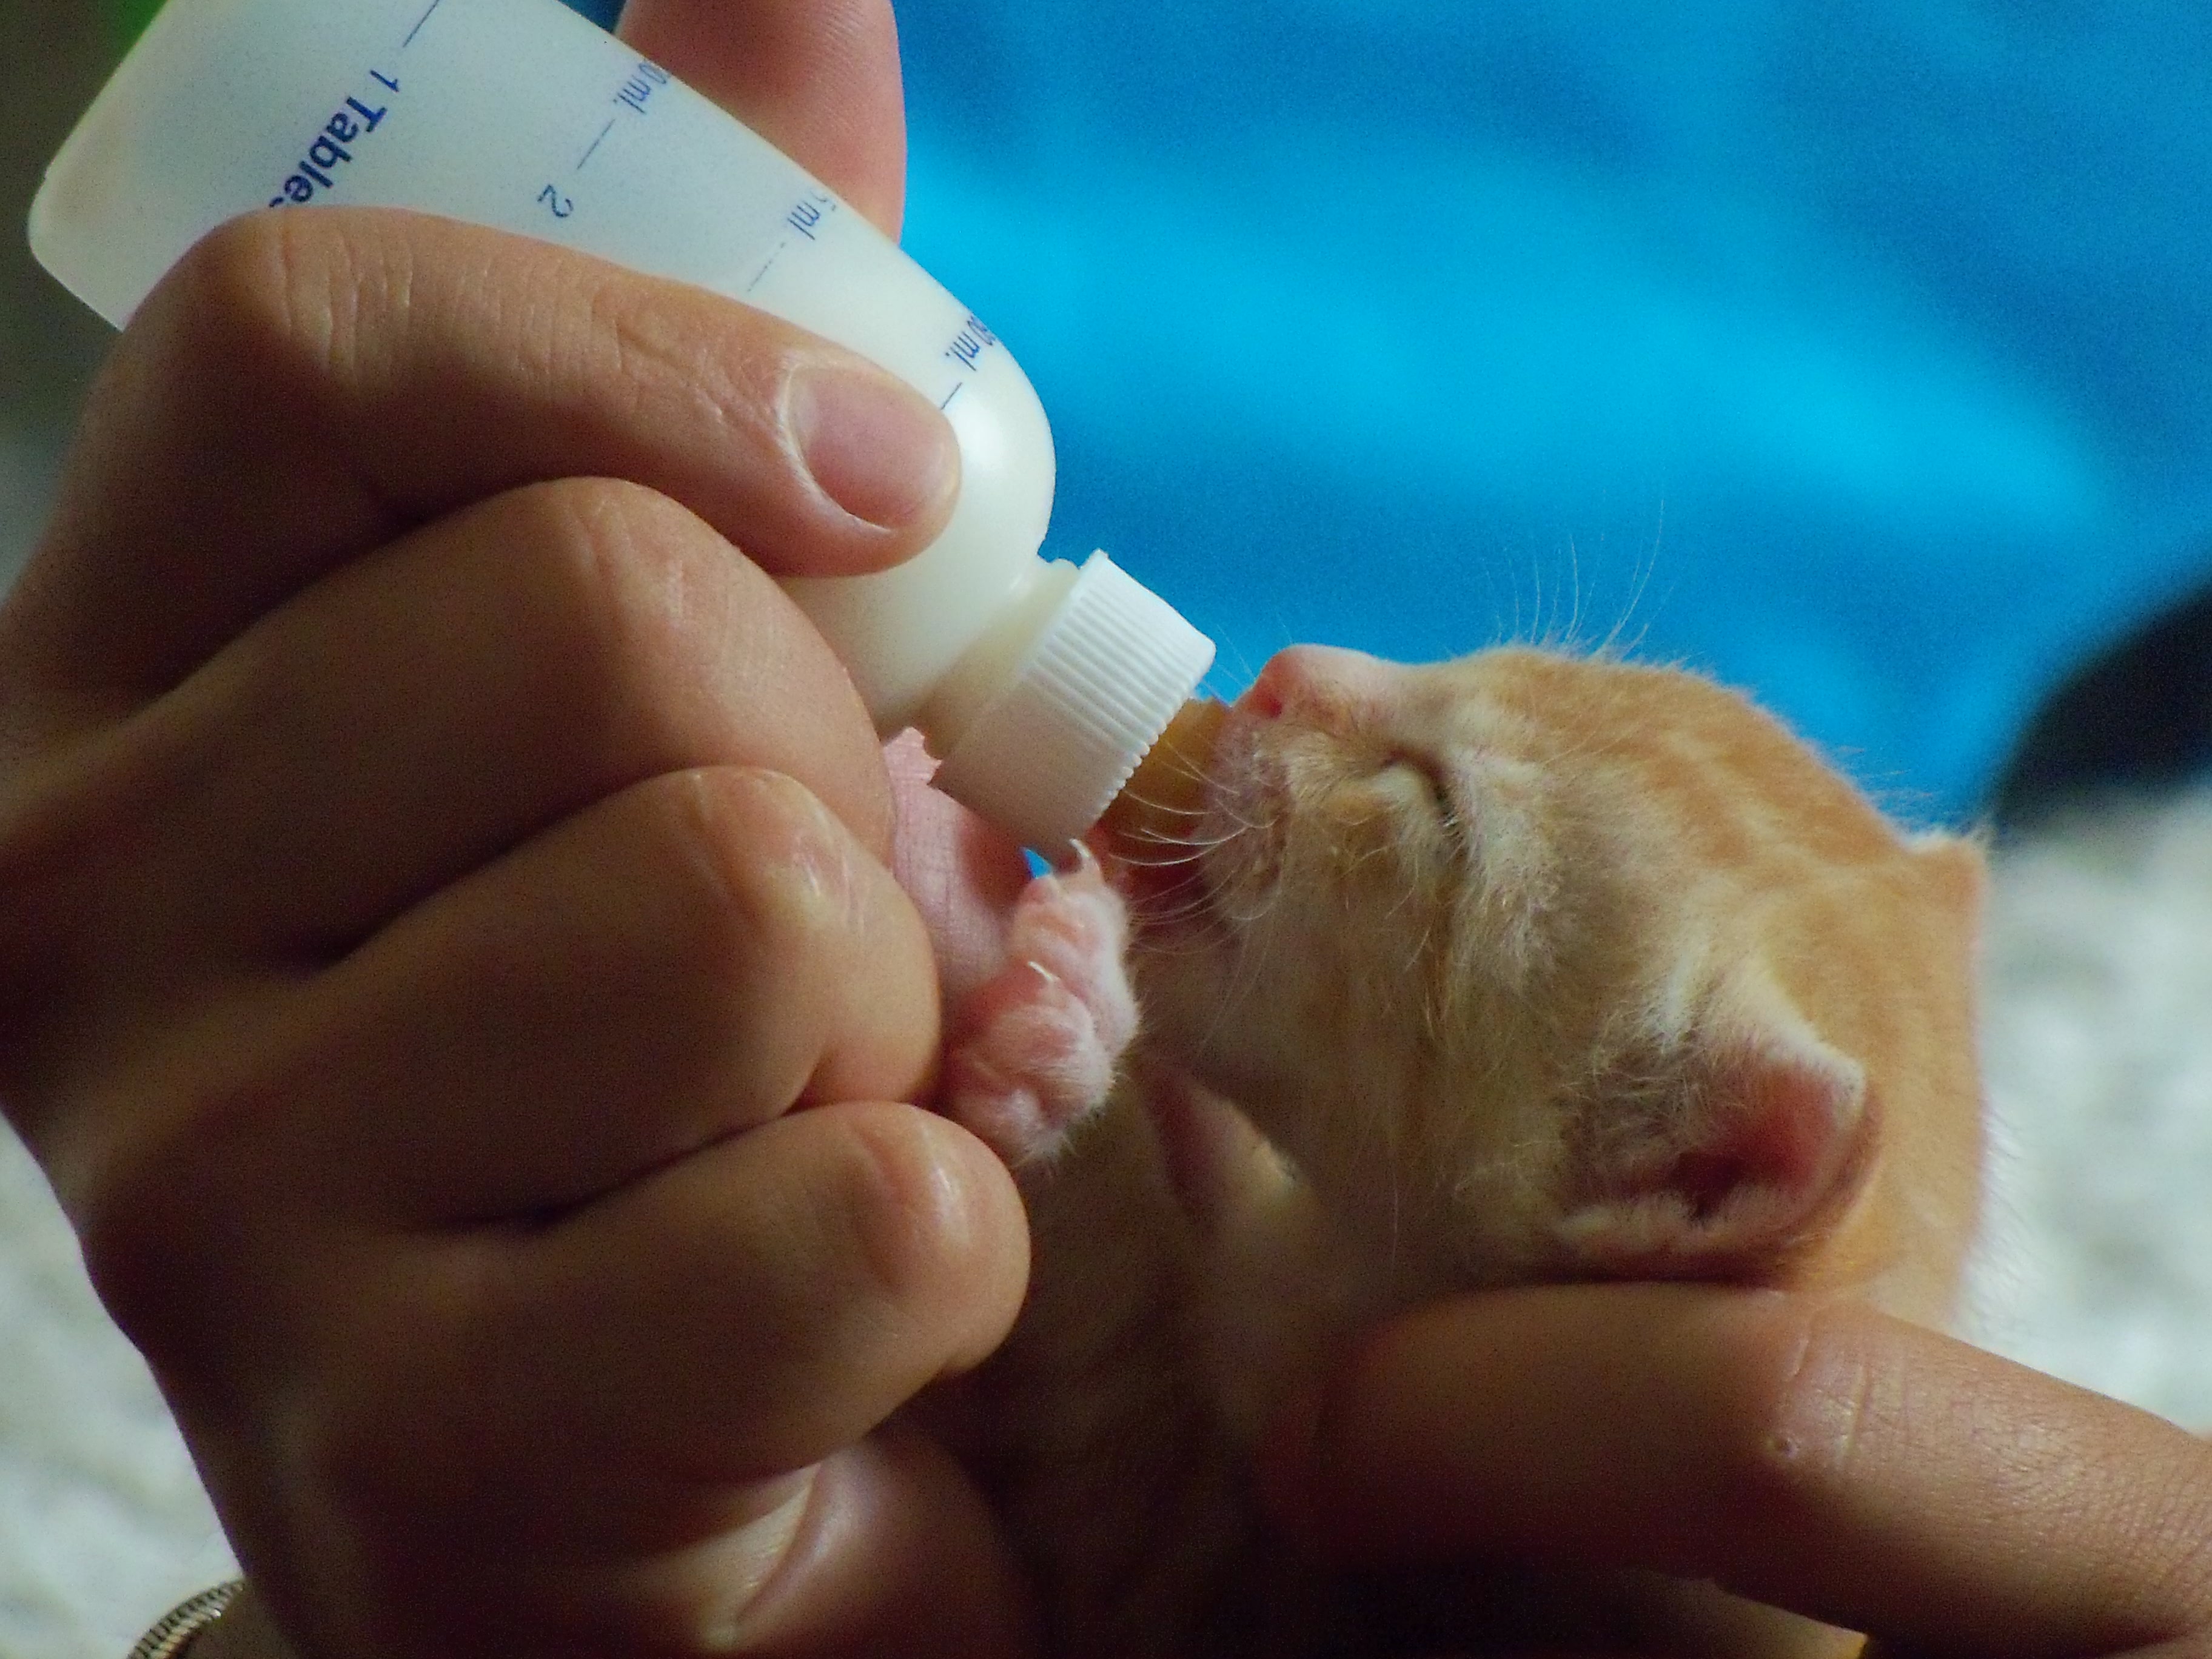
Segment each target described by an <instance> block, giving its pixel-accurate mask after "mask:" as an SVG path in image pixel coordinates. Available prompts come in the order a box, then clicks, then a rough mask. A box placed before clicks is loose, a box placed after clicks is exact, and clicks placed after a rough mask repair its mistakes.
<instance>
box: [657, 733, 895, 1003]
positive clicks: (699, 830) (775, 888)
mask: <svg viewBox="0 0 2212 1659" xmlns="http://www.w3.org/2000/svg"><path fill="white" fill-rule="evenodd" d="M665 793H666V796H667V802H668V809H669V810H668V811H667V813H666V815H665V821H666V823H667V824H668V827H669V829H670V830H671V836H670V843H671V844H670V846H669V848H668V851H669V853H670V854H671V856H672V858H673V859H674V860H676V861H677V866H678V872H679V879H680V880H681V881H682V882H683V883H684V885H685V886H686V887H687V888H688V889H689V890H690V895H691V897H692V902H690V904H689V905H687V907H686V908H687V911H688V913H689V914H690V915H691V916H692V917H694V918H695V928H694V933H693V937H692V938H690V939H689V940H687V941H686V942H685V943H686V945H687V947H688V949H689V951H690V953H691V954H692V955H693V956H694V957H695V960H694V963H693V966H694V968H695V969H696V971H699V972H701V973H703V974H706V975H710V976H711V977H712V978H714V980H717V981H721V982H723V983H725V984H729V985H732V986H737V985H741V984H752V983H757V981H759V979H760V978H761V976H762V975H763V974H767V975H774V976H775V978H776V979H777V980H779V981H797V982H799V983H807V982H811V981H814V980H815V979H816V978H817V975H818V974H819V973H820V972H821V971H822V970H823V969H824V968H826V967H830V966H832V965H834V963H836V962H837V961H839V960H841V959H842V958H843V957H845V956H846V954H847V953H848V948H849V944H850V941H851V940H852V939H854V937H855V936H856V935H858V934H860V933H862V932H863V931H864V930H865V923H864V921H863V917H862V915H861V912H862V910H863V908H864V907H865V901H864V900H863V898H862V896H861V892H860V889H861V886H862V881H863V878H862V876H861V873H860V866H859V860H860V853H859V851H858V849H857V848H855V846H854V843H853V841H852V838H851V837H850V836H848V835H847V834H846V833H845V831H844V829H842V826H841V825H840V824H839V823H837V821H836V818H835V817H832V816H831V814H830V813H829V810H828V809H827V808H825V807H824V806H823V805H822V804H821V802H820V801H818V800H817V799H815V797H814V795H813V794H812V793H811V792H810V791H809V790H808V789H807V788H806V787H805V785H803V784H801V783H799V781H797V780H796V779H793V778H792V777H790V776H788V775H785V774H783V773H781V772H774V771H769V770H767V769H762V768H757V767H714V768H709V769H701V770H697V771H693V772H687V773H682V774H678V775H673V776H671V778H669V779H668V780H666V782H665Z"/></svg>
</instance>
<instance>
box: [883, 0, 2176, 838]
mask: <svg viewBox="0 0 2212 1659" xmlns="http://www.w3.org/2000/svg"><path fill="white" fill-rule="evenodd" d="M901 17H902V44H903V49H904V53H905V59H906V66H907V75H908V88H909V94H908V95H909V100H910V122H911V132H912V138H911V143H912V149H913V189H912V197H911V204H910V208H909V212H908V233H907V243H908V246H909V248H910V249H911V250H912V251H913V252H914V253H915V255H916V257H917V258H920V259H921V261H922V263H923V264H926V265H927V266H928V267H929V268H930V269H931V270H933V271H934V272H935V273H936V274H937V275H938V276H939V277H940V278H941V279H942V280H944V281H945V283H947V284H948V285H949V286H950V287H951V288H952V289H953V290H954V291H955V292H956V293H957V294H959V295H962V296H963V298H964V299H966V300H967V301H969V303H970V304H971V305H973V306H974V307H976V309H977V310H978V311H979V312H980V313H981V314H982V315H983V316H984V318H985V319H987V320H988V321H989V322H990V323H991V325H993V327H994V329H996V330H997V331H999V332H1000V335H1001V336H1002V337H1004V338H1005V339H1006V341H1007V342H1008V343H1009V344H1010V345H1011V346H1012V349H1013V350H1014V352H1015V354H1016V356H1018V358H1019V359H1020V360H1021V362H1023V363H1024V366H1025V367H1026V368H1028V370H1029V372H1030V375H1031V377H1032V378H1033V379H1034V380H1036V384H1037V386H1038V388H1039V390H1040V392H1042V396H1043V398H1044V400H1045V405H1046V408H1047V409H1048V410H1049V411H1050V413H1051V415H1052V418H1053V423H1054V432H1055V435H1056V436H1057V438H1058V441H1059V445H1060V464H1061V485H1060V498H1059V505H1058V507H1057V511H1056V515H1055V519H1054V542H1055V544H1056V545H1057V547H1058V548H1059V550H1061V551H1064V552H1076V551H1080V550H1082V549H1083V547H1084V545H1085V544H1088V543H1091V542H1096V543H1097V544H1101V545H1103V546H1106V547H1108V548H1109V549H1111V550H1113V551H1114V552H1115V556H1117V557H1119V558H1121V559H1122V560H1123V561H1125V562H1127V563H1128V564H1130V565H1132V566H1133V567H1134V568H1137V569H1138V570H1139V572H1140V573H1141V574H1144V575H1145V576H1146V577H1147V578H1148V579H1150V580H1152V582H1153V583H1154V584H1155V585H1156V586H1158V587H1159V588H1160V589H1161V590H1162V591H1163V592H1166V593H1167V594H1168V595H1170V597H1171V598H1173V599H1175V600H1176V602H1177V603H1179V604H1180V605H1182V606H1183V607H1184V608H1185V609H1186V610H1187V611H1188V612H1189V614H1190V615H1191V616H1192V617H1193V619H1194V621H1196V622H1197V623H1199V624H1200V626H1202V627H1205V628H1206V629H1210V630H1211V631H1212V632H1213V633H1214V634H1215V635H1217V637H1218V638H1219V639H1220V641H1221V642H1222V645H1223V647H1224V663H1225V669H1224V679H1225V684H1227V685H1229V686H1231V688H1233V685H1234V684H1236V683H1237V681H1238V680H1240V679H1241V678H1243V677H1246V676H1249V672H1250V671H1252V670H1254V669H1255V668H1256V667H1257V665H1259V663H1260V662H1261V661H1262V660H1264V659H1265V658H1266V657H1267V654H1268V653H1270V652H1272V651H1273V649H1274V648H1275V647H1278V646H1279V645H1281V644H1284V643H1285V642H1288V641H1292V640H1321V641H1330V642H1334V643H1340V644H1348V645H1356V646H1360V647H1365V648H1368V649H1371V650H1375V651H1378V652H1383V653H1389V654H1391V655H1396V656H1406V657H1426V656H1432V655H1442V654H1447V653H1455V652H1458V651H1462V650H1465V649H1468V648H1470V647H1474V646H1476V645H1480V644H1482V643H1484V642H1486V641H1489V640H1491V639H1492V638H1494V637H1496V636H1497V635H1499V634H1501V633H1504V632H1519V633H1528V632H1532V631H1533V632H1558V631H1571V632H1572V633H1574V634H1575V635H1578V636H1580V637H1581V638H1583V639H1585V640H1589V641H1596V640H1600V639H1603V638H1606V637H1607V636H1610V635H1613V633H1614V632H1615V630H1616V629H1618V630H1620V632H1621V635H1622V636H1623V637H1624V638H1625V639H1627V640H1632V641H1635V642H1636V643H1637V646H1638V650H1639V651H1640V652H1641V653H1644V654H1646V655H1656V656H1659V657H1665V658H1680V659H1686V660H1687V661H1690V662H1692V663H1694V664H1697V665H1702V666H1705V667H1706V668H1709V669H1711V671H1714V672H1715V673H1717V675H1719V676H1720V677H1722V678H1724V679H1727V680H1729V681H1732V682H1735V683H1737V684H1743V685H1746V686H1748V687H1750V688H1752V689H1753V690H1755V691H1757V692H1758V693H1759V695H1760V696H1762V697H1763V698H1765V700H1766V701H1767V702H1769V703H1770V704H1771V705H1773V706H1774V707H1776V708H1778V709H1780V710H1781V711H1783V712H1784V714H1786V715H1788V716H1789V717H1790V719H1791V720H1794V721H1795V722H1796V724H1797V726H1799V727H1800V728H1801V729H1802V730H1803V731H1804V732H1807V733H1808V735H1810V736H1811V737H1813V738H1815V739H1817V740H1818V741H1820V743H1822V744H1825V745H1826V746H1827V747H1828V748H1829V749H1830V750H1832V752H1833V753H1835V754H1837V755H1838V757H1840V758H1841V759H1843V760H1844V763H1846V764H1847V765H1849V766H1850V767H1851V768H1852V769H1855V770H1856V771H1857V774H1858V775H1860V776H1861V777H1862V779H1863V780H1864V781H1866V782H1867V783H1868V784H1869V786H1870V787H1873V788H1875V790H1876V791H1877V793H1880V794H1881V796H1882V797H1883V798H1884V799H1885V800H1887V802H1888V803H1889V804H1890V805H1893V807H1897V808H1899V810H1901V811H1905V813H1907V814H1908V815H1909V816H1917V817H1928V818H1942V817H1951V818H1956V817H1963V816H1966V815H1970V814H1972V812H1973V811H1975V809H1976V807H1977V804H1978V801H1979V800H1980V799H1981V797H1982V794H1983V792H1984V789H1985V788H1986V787H1987V786H1988V784H1989V782H1990V778H1991V776H1992V774H1993V772H1994V770H1995V769H1996V767H1997V766H1998V764H1999V763H2001V761H2002V757H2003V756H2004V753H2005V751H2006V750H2007V748H2008V745H2009V744H2010V743H2011V741H2012V740H2013V738H2014V737H2015V734H2016V732H2017V731H2018V729H2019V727H2020V726H2021V722H2022V721H2023V720H2025V718H2026V716H2027V712H2028V709H2029V708H2030V706H2031V704H2032V703H2033V701H2034V699H2036V698H2037V697H2038V696H2040V695H2041V694H2042V693H2044V692H2045V690H2048V689H2049V688H2050V686H2051V684H2053V683H2054V681H2055V680H2056V679H2057V678H2058V677H2059V676H2060V675H2061V674H2062V673H2063V671H2065V670H2066V669H2067V668H2069V666H2071V665H2073V664H2074V663H2075V662H2076V661H2078V660H2079V659H2081V656H2082V655H2084V654H2085V653H2087V652H2088V651H2089V650H2090V649H2091V648H2092V647H2094V646H2096V645H2098V644H2100V643H2101V642H2102V641H2104V640H2106V638H2108V637H2110V636H2111V635H2114V634H2116V633H2117V632H2118V631H2119V630H2121V629H2123V628H2124V627H2125V626H2127V625H2128V624H2130V623H2133V622H2136V621H2137V620H2139V619H2140V617H2142V615H2143V614H2144V613H2145V612H2147V611H2149V610H2151V609H2153V608H2154V607H2155V606H2157V605H2160V604H2162V603H2164V602H2165V601H2166V600H2168V599H2172V598H2173V597H2174V596H2175V595H2176V594H2177V593H2178V592H2179V591H2180V590H2182V589H2183V588H2185V587H2186V586H2191V585H2192V584H2193V583H2195V582H2196V581H2197V580H2201V579H2202V577H2203V573H2204V571H2205V570H2206V568H2208V565H2212V121H2208V119H2207V106H2206V99H2207V95H2208V88H2212V9H2208V8H2206V7H2204V6H2203V4H2202V0H2164V3H2160V0H2149V3H2139V4H2130V5H2124V6H2106V5H2093V4H2087V3H2079V4H2077V3H2066V0H1988V3H1969V0H1860V3H1858V4H1856V5H1853V6H1850V7H1839V6H1834V5H1831V4H1826V3H1812V0H1759V3H1752V0H1676V3H1674V4H1672V5H1670V6H1668V7H1664V8H1662V7H1653V6H1650V5H1648V4H1644V3H1630V0H1619V3H1596V0H1486V3H1482V4H1474V3H1469V0H1270V3H1261V0H1178V3H1176V4H1175V5H1172V6H1165V7H1162V6H1142V7H1139V6H1129V5H1125V6H1112V5H1100V4H1097V3H1089V4H1079V3H1073V0H960V3H957V4H955V3H951V0H939V3H932V4H919V5H909V6H908V7H906V8H905V9H903V10H902V14H901Z"/></svg>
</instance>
